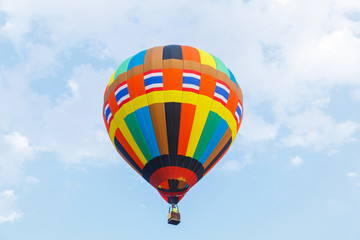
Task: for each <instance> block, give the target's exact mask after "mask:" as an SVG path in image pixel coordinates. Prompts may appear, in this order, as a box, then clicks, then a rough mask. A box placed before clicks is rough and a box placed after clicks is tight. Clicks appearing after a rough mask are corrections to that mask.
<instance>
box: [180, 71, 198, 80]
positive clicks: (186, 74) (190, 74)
mask: <svg viewBox="0 0 360 240" xmlns="http://www.w3.org/2000/svg"><path fill="white" fill-rule="evenodd" d="M183 76H184V77H193V78H197V79H200V76H199V75H197V74H195V73H186V72H184V73H183Z"/></svg>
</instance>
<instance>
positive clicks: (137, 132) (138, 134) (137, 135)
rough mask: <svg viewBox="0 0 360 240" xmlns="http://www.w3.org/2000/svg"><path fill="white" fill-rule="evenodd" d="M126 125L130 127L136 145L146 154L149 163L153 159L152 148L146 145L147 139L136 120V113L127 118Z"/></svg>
mask: <svg viewBox="0 0 360 240" xmlns="http://www.w3.org/2000/svg"><path fill="white" fill-rule="evenodd" d="M125 123H126V125H127V126H128V128H129V130H130V132H131V135H132V136H133V138H134V139H135V142H136V144H137V145H138V146H139V148H140V150H141V152H142V153H143V154H144V156H145V158H146V160H147V161H150V160H151V159H153V156H152V154H151V151H150V148H149V146H148V145H147V143H146V140H145V137H144V135H143V133H142V131H141V128H140V125H139V123H138V120H137V118H136V115H135V113H134V112H133V113H130V114H129V115H127V116H126V117H125Z"/></svg>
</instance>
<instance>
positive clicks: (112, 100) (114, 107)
mask: <svg viewBox="0 0 360 240" xmlns="http://www.w3.org/2000/svg"><path fill="white" fill-rule="evenodd" d="M109 107H110V111H111V114H112V115H113V116H115V113H116V112H117V111H118V110H119V106H118V104H117V101H116V97H115V93H114V92H112V93H111V94H110V95H109Z"/></svg>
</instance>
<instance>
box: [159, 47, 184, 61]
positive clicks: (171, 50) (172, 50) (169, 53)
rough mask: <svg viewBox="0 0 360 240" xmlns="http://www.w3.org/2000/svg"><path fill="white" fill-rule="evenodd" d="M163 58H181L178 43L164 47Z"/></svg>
mask: <svg viewBox="0 0 360 240" xmlns="http://www.w3.org/2000/svg"><path fill="white" fill-rule="evenodd" d="M163 59H164V60H165V59H179V60H182V59H183V57H182V50H181V46H180V45H168V46H165V47H164V50H163Z"/></svg>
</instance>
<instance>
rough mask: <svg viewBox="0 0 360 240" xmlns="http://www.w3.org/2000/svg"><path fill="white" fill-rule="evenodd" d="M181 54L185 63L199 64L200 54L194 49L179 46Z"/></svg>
mask: <svg viewBox="0 0 360 240" xmlns="http://www.w3.org/2000/svg"><path fill="white" fill-rule="evenodd" d="M181 48H182V53H183V60H184V61H185V60H186V61H195V62H198V63H200V61H201V60H200V54H199V51H198V50H197V49H196V48H193V47H189V46H181Z"/></svg>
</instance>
